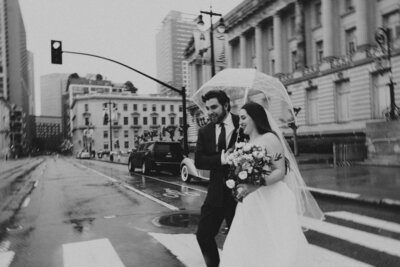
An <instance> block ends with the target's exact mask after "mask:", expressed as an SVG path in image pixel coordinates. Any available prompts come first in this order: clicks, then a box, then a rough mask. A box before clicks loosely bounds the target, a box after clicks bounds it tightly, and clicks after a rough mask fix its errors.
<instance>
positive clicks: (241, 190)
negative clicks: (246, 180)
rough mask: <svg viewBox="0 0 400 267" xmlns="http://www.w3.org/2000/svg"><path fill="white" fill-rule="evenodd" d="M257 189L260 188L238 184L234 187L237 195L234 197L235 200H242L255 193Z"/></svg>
mask: <svg viewBox="0 0 400 267" xmlns="http://www.w3.org/2000/svg"><path fill="white" fill-rule="evenodd" d="M258 188H260V187H259V186H257V185H252V184H238V185H237V187H236V191H237V192H238V194H237V195H236V198H237V199H243V198H245V197H247V196H248V195H249V194H250V193H253V192H254V191H256V190H257V189H258Z"/></svg>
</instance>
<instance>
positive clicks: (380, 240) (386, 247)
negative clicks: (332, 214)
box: [301, 217, 400, 257]
mask: <svg viewBox="0 0 400 267" xmlns="http://www.w3.org/2000/svg"><path fill="white" fill-rule="evenodd" d="M301 223H302V226H303V227H306V228H308V229H311V230H314V231H316V232H319V233H322V234H326V235H329V236H332V237H336V238H339V239H342V240H346V241H348V242H350V243H354V244H358V245H361V246H363V247H367V248H371V249H374V250H377V251H381V252H385V253H388V254H390V255H394V256H396V257H400V241H398V240H395V239H391V238H388V237H384V236H379V235H375V234H370V233H367V232H363V231H360V230H356V229H352V228H348V227H344V226H341V225H336V224H333V223H328V222H323V221H319V220H315V219H310V218H307V217H303V218H302V222H301Z"/></svg>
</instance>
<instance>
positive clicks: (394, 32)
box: [382, 9, 400, 41]
mask: <svg viewBox="0 0 400 267" xmlns="http://www.w3.org/2000/svg"><path fill="white" fill-rule="evenodd" d="M382 22H383V25H382V26H383V27H385V28H389V30H390V35H391V39H392V41H394V40H397V39H400V10H399V9H397V10H396V11H394V12H391V13H389V14H386V15H385V16H383V18H382Z"/></svg>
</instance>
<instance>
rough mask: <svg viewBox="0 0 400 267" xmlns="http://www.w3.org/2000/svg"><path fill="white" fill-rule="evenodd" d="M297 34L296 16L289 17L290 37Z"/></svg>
mask: <svg viewBox="0 0 400 267" xmlns="http://www.w3.org/2000/svg"><path fill="white" fill-rule="evenodd" d="M295 36H296V16H294V15H293V16H291V17H290V18H289V37H291V38H293V37H295Z"/></svg>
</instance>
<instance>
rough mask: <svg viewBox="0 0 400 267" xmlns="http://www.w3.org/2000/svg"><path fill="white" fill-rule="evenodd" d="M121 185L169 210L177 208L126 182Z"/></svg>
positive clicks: (112, 179) (114, 180)
mask: <svg viewBox="0 0 400 267" xmlns="http://www.w3.org/2000/svg"><path fill="white" fill-rule="evenodd" d="M79 164H80V163H79ZM81 165H82V164H81ZM82 166H83V167H85V168H87V169H89V170H91V171H93V172H95V173H97V174H99V175H101V176H103V177H106V178H107V179H109V180H111V181H113V182H117V180H116V179H114V178H112V177H109V176H107V175H105V174H103V173H101V172H98V171H96V170H94V169H92V168H89V167H86V166H85V165H82ZM121 185H122V186H123V187H125V188H127V189H129V190H132V191H133V192H135V193H137V194H139V195H142V196H144V197H146V198H148V199H150V200H153V201H154V202H156V203H158V204H160V205H163V206H164V207H167V208H169V209H170V210H174V211H177V210H179V208H177V207H175V206H173V205H170V204H168V203H166V202H164V201H161V200H159V199H157V198H155V197H153V196H151V195H148V194H146V193H144V192H142V191H140V190H138V189H136V188H134V187H132V186H129V185H127V184H122V183H121Z"/></svg>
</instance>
